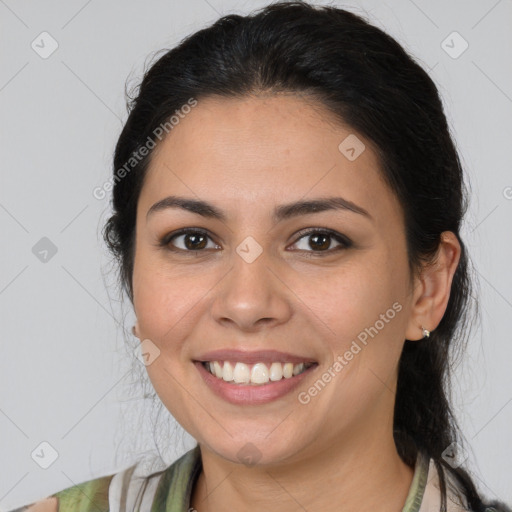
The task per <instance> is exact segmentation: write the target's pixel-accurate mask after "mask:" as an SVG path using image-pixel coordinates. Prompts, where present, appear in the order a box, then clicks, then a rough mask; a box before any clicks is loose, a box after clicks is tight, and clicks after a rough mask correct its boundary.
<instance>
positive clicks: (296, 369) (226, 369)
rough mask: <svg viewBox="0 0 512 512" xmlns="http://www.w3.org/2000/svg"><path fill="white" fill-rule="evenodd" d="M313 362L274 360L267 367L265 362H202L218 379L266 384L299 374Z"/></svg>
mask: <svg viewBox="0 0 512 512" xmlns="http://www.w3.org/2000/svg"><path fill="white" fill-rule="evenodd" d="M312 364H313V363H299V364H295V365H294V364H293V363H279V362H274V363H272V364H271V365H270V369H269V367H268V366H267V365H266V364H265V363H256V364H255V365H253V366H252V368H251V365H248V364H245V363H241V362H237V363H230V362H229V361H225V362H224V363H222V361H208V362H205V363H204V367H205V368H206V369H207V370H208V371H209V372H210V373H211V374H212V375H215V377H217V378H218V379H223V380H224V381H226V382H234V383H235V384H267V383H268V382H269V381H273V382H276V381H279V380H281V379H283V378H285V379H290V378H291V377H293V376H295V375H299V374H301V373H302V372H304V371H305V370H307V369H308V368H309V367H311V366H312Z"/></svg>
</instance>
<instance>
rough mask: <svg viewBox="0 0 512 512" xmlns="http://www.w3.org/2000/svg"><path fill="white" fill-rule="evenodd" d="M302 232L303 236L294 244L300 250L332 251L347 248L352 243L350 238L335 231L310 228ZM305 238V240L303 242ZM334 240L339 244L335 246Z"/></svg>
mask: <svg viewBox="0 0 512 512" xmlns="http://www.w3.org/2000/svg"><path fill="white" fill-rule="evenodd" d="M301 234H302V236H301V237H300V238H299V239H298V240H297V241H296V242H295V243H294V244H293V245H294V246H297V247H296V250H299V251H306V252H319V253H321V252H329V253H330V252H333V251H337V250H340V249H347V248H349V247H350V246H351V245H352V242H351V241H350V240H349V239H348V238H346V237H345V236H344V235H341V234H340V233H337V232H335V231H330V230H329V231H326V230H310V231H307V232H305V233H304V232H302V233H301ZM303 239H304V242H302V240H303ZM333 241H334V243H335V244H338V245H337V246H336V245H335V246H334V247H333V246H332V244H333ZM301 245H302V246H301Z"/></svg>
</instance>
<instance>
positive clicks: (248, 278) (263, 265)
mask: <svg viewBox="0 0 512 512" xmlns="http://www.w3.org/2000/svg"><path fill="white" fill-rule="evenodd" d="M233 260H234V261H233V266H232V268H231V270H230V271H229V272H228V273H227V275H226V276H225V277H224V279H223V280H222V282H221V283H219V286H217V287H216V288H215V290H216V297H215V299H214V301H213V303H212V306H211V308H212V309H211V313H212V316H213V318H214V319H215V321H216V322H218V323H220V324H224V326H225V327H226V326H232V327H236V328H238V329H239V330H242V331H245V332H256V331H258V330H260V329H262V328H265V326H266V327H270V326H276V325H279V324H282V323H284V322H286V321H287V320H288V319H289V318H290V317H291V315H292V304H291V301H290V295H292V294H291V293H290V291H289V289H288V288H287V286H286V285H285V283H284V282H283V280H282V279H281V278H280V277H279V276H278V272H277V271H276V270H275V269H273V268H272V264H271V262H270V261H269V258H267V257H266V255H265V252H263V253H262V254H261V255H260V256H259V257H258V258H257V259H256V260H255V261H253V262H251V263H249V262H247V261H245V260H244V259H243V258H242V257H240V256H239V255H238V254H237V253H235V255H234V258H233Z"/></svg>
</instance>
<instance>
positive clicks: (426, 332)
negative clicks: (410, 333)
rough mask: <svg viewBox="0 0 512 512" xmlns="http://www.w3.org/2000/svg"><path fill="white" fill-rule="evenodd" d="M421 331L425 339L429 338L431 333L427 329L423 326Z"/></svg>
mask: <svg viewBox="0 0 512 512" xmlns="http://www.w3.org/2000/svg"><path fill="white" fill-rule="evenodd" d="M421 330H422V331H423V337H424V338H428V337H429V336H430V331H429V330H428V329H425V327H423V326H421Z"/></svg>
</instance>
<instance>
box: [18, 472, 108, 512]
mask: <svg viewBox="0 0 512 512" xmlns="http://www.w3.org/2000/svg"><path fill="white" fill-rule="evenodd" d="M114 476H115V474H111V475H107V476H102V477H100V478H95V479H93V480H88V481H86V482H82V483H80V484H77V485H73V486H71V487H68V488H66V489H63V490H61V491H58V492H56V493H54V494H52V495H51V496H48V497H46V498H44V499H41V500H39V501H36V502H34V503H30V504H29V505H25V506H24V507H21V508H17V509H16V510H12V511H11V512H68V511H69V512H71V511H77V510H80V512H89V511H91V512H92V511H94V512H108V511H109V487H110V482H111V481H112V478H113V477H114Z"/></svg>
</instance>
